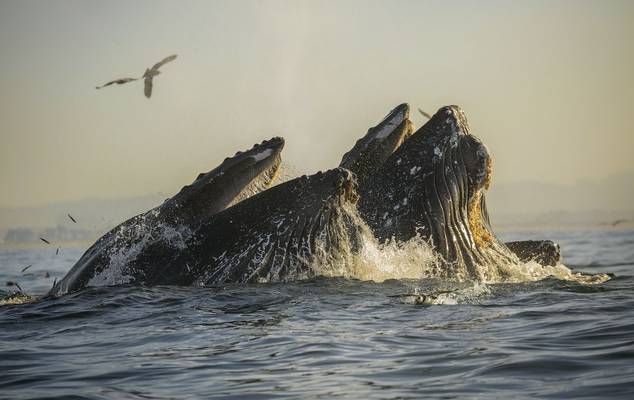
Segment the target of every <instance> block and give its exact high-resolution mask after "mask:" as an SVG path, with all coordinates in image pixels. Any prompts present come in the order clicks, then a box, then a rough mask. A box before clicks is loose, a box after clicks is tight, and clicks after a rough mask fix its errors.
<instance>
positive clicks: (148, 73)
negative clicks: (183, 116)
mask: <svg viewBox="0 0 634 400" xmlns="http://www.w3.org/2000/svg"><path fill="white" fill-rule="evenodd" d="M175 59H176V54H173V55H171V56H169V57H165V58H164V59H162V60H161V61H159V62H157V63H156V64H154V66H153V67H152V68H146V69H145V73H143V76H142V77H141V78H143V81H144V83H145V88H144V90H143V92H144V93H145V97H147V98H148V99H149V98H150V96H152V79H153V78H154V77H155V76H156V75H158V74H160V73H161V71H159V68H161V67H162V66H163V65H165V64H167V63H168V62H170V61H174V60H175ZM141 78H121V79H115V80H113V81H110V82H108V83H105V84H103V85H101V86H95V88H96V89H101V88H104V87H106V86H110V85H113V84H115V83H116V84H117V85H123V84H125V83H128V82H134V81H138V80H139V79H141Z"/></svg>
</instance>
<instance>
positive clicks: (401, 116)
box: [372, 111, 405, 140]
mask: <svg viewBox="0 0 634 400" xmlns="http://www.w3.org/2000/svg"><path fill="white" fill-rule="evenodd" d="M388 118H389V117H388ZM404 120H405V111H400V112H398V113H397V114H396V115H394V116H393V117H391V118H390V119H389V121H388V122H386V123H385V125H383V127H382V128H381V129H377V131H376V132H374V133H373V134H372V138H374V139H381V140H382V139H385V138H386V137H388V136H389V135H390V134H391V133H392V132H394V129H396V128H397V127H398V126H399V125H400V124H402V123H403V121H404ZM384 121H385V120H383V121H381V122H380V123H379V125H381V123H383V122H384Z"/></svg>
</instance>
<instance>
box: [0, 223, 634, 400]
mask: <svg viewBox="0 0 634 400" xmlns="http://www.w3.org/2000/svg"><path fill="white" fill-rule="evenodd" d="M500 236H501V237H502V238H503V239H505V240H518V239H529V238H549V239H553V240H556V241H558V242H559V243H560V244H561V246H562V250H563V257H564V263H565V264H566V265H567V266H568V267H570V268H572V269H573V270H575V271H583V272H588V273H609V274H613V277H612V279H611V280H609V281H608V282H605V283H602V284H596V285H586V284H581V283H576V282H572V281H565V280H558V279H555V278H547V279H544V280H540V281H536V282H525V283H512V284H511V283H498V284H479V283H460V284H457V283H451V282H443V281H438V280H432V279H428V280H412V279H410V280H387V281H385V282H382V283H374V282H367V281H366V282H363V281H356V280H350V279H341V278H328V279H326V278H322V279H315V280H311V281H306V282H300V283H293V284H254V285H249V286H240V285H226V286H222V287H213V288H182V287H155V288H139V287H127V286H119V287H110V288H91V289H87V290H85V291H82V292H79V293H75V294H71V295H67V296H64V297H61V298H58V299H54V300H47V301H39V302H35V303H30V304H15V305H2V306H0V398H2V399H197V398H208V399H209V398H223V399H224V398H227V399H228V398H235V399H268V398H323V399H338V398H351V399H375V398H376V399H388V398H487V399H491V398H500V399H509V398H514V399H522V398H525V399H534V398H574V399H579V398H593V399H605V398H622V399H633V398H634V231H632V230H617V229H604V230H600V229H593V230H586V231H570V230H562V231H541V232H528V231H521V232H506V233H502V234H500ZM83 250H84V249H80V248H61V249H60V251H59V254H57V255H56V254H55V253H56V248H55V246H52V247H49V248H44V249H37V250H15V251H8V250H3V251H0V298H2V297H6V296H7V295H8V294H9V293H11V292H13V291H15V290H17V289H16V287H15V286H6V283H10V282H14V281H17V282H18V284H19V285H20V287H21V288H22V289H23V291H24V292H26V293H28V294H30V295H36V294H43V293H45V292H46V291H47V290H48V289H49V288H50V287H51V285H52V284H53V281H54V279H55V278H57V279H60V278H61V277H63V275H64V274H65V272H66V271H67V270H68V269H69V268H70V267H71V266H72V265H73V263H74V262H75V261H76V260H77V259H78V258H79V256H80V255H81V253H82V252H83ZM27 265H32V266H31V267H30V268H28V269H27V270H26V271H25V272H24V273H22V272H21V270H22V269H23V268H24V267H26V266H27ZM411 293H417V294H419V295H420V294H429V295H431V296H430V297H428V298H430V299H433V300H434V301H432V302H431V304H429V303H430V302H423V303H425V304H416V301H415V299H416V297H415V296H402V295H403V294H411ZM419 298H420V297H419Z"/></svg>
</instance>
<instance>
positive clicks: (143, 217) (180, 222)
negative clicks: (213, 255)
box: [49, 137, 284, 296]
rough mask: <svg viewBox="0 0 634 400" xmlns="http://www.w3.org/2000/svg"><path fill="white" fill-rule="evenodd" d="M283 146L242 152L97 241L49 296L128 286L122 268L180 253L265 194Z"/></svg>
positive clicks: (276, 143)
mask: <svg viewBox="0 0 634 400" xmlns="http://www.w3.org/2000/svg"><path fill="white" fill-rule="evenodd" d="M283 147H284V140H283V139H282V138H277V137H276V138H273V139H271V140H268V141H264V142H262V143H260V144H258V145H255V146H253V148H251V149H250V150H248V151H245V152H238V153H236V154H235V155H234V156H233V157H230V158H227V159H225V160H224V161H223V162H222V164H220V165H219V166H218V167H216V168H215V169H213V170H211V171H210V172H207V173H202V174H200V175H198V177H197V178H196V180H195V181H194V182H193V183H192V184H190V185H188V186H185V187H183V188H182V189H181V190H180V192H178V193H177V194H176V195H174V196H173V197H171V198H169V199H167V200H166V201H165V202H164V203H163V204H161V205H160V206H158V207H156V208H154V209H152V210H150V211H147V212H145V213H143V214H140V215H137V216H135V217H133V218H130V219H129V220H127V221H125V222H123V223H121V224H120V225H118V226H117V227H115V228H114V229H112V230H111V231H109V232H108V233H106V234H105V235H104V236H102V237H101V238H100V239H98V240H97V241H96V242H95V243H94V244H93V245H92V246H91V247H90V248H89V249H88V250H87V251H86V252H85V253H84V255H82V257H81V258H80V259H79V261H77V263H76V264H75V265H74V266H73V267H72V268H71V270H70V271H69V272H68V273H67V274H66V276H65V277H64V278H63V279H62V280H60V281H59V282H57V283H56V284H55V285H54V286H53V288H52V289H51V291H50V292H49V295H53V296H59V295H62V294H65V293H68V292H72V291H75V290H78V289H81V288H83V287H84V286H87V285H88V284H89V282H90V281H91V280H93V281H94V282H93V284H95V285H109V284H119V283H125V282H127V281H129V278H128V277H126V276H123V275H121V269H125V268H127V266H128V264H130V263H131V262H133V261H134V259H135V258H136V257H138V256H139V255H142V254H143V253H144V252H145V251H147V249H148V248H151V247H153V246H154V247H156V246H162V247H164V248H165V249H166V251H171V252H174V251H178V250H179V249H181V248H182V247H183V246H184V245H185V243H186V241H187V239H188V238H189V237H191V235H192V233H193V232H194V231H195V230H196V229H197V227H198V226H199V225H200V224H202V223H203V222H205V221H207V220H208V219H209V217H211V216H212V215H214V214H216V213H218V212H220V211H222V210H224V209H226V208H227V207H230V206H232V205H233V204H236V203H239V202H240V201H243V200H244V199H246V198H248V197H249V196H251V195H253V194H254V193H258V192H260V191H262V190H264V189H266V188H267V187H268V186H269V185H270V184H271V183H272V182H273V180H274V178H275V175H276V173H277V171H278V168H279V166H280V162H281V156H280V153H281V151H282V149H283ZM165 283H168V282H165Z"/></svg>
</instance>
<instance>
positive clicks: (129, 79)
mask: <svg viewBox="0 0 634 400" xmlns="http://www.w3.org/2000/svg"><path fill="white" fill-rule="evenodd" d="M138 80H139V78H121V79H115V80H114V81H110V82H108V83H105V84H103V85H101V86H95V89H102V88H105V87H106V86H110V85H113V84H115V83H116V84H117V85H123V84H124V83H128V82H134V81H138Z"/></svg>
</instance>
